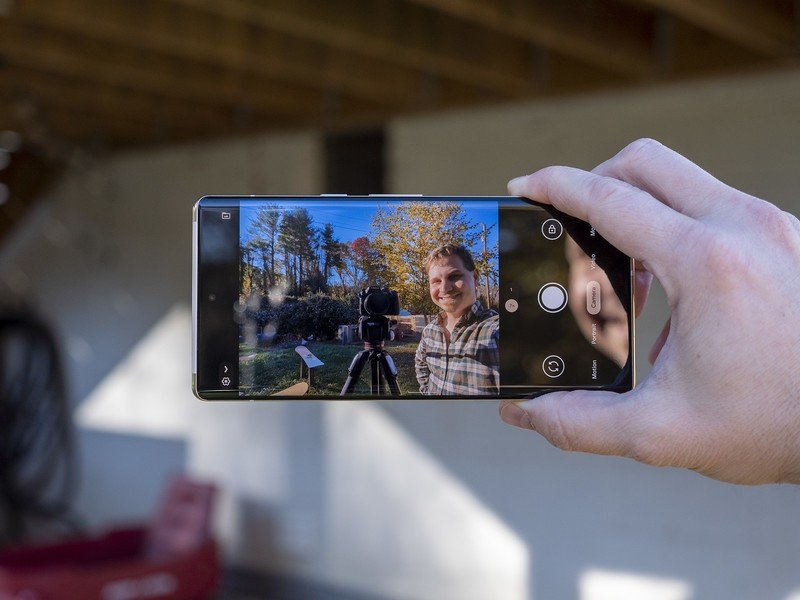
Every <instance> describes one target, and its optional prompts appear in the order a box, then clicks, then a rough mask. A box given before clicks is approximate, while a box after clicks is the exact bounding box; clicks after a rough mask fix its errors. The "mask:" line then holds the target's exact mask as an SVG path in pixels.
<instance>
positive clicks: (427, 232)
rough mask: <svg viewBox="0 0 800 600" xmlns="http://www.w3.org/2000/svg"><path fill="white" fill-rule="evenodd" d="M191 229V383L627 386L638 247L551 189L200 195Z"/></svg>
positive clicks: (216, 388) (430, 393)
mask: <svg viewBox="0 0 800 600" xmlns="http://www.w3.org/2000/svg"><path fill="white" fill-rule="evenodd" d="M193 233H194V235H193V246H194V248H193V278H192V279H193V283H192V286H193V289H192V300H193V303H192V309H193V323H194V327H193V344H192V346H193V347H192V352H193V373H192V387H193V391H194V393H195V395H196V396H197V397H198V398H200V399H204V400H238V399H242V400H251V399H264V400H268V399H315V400H322V399H331V400H332V399H357V398H359V399H393V398H400V399H426V398H440V399H444V398H452V399H471V398H474V399H486V398H492V397H494V398H510V399H519V398H527V397H531V396H535V395H539V394H542V393H546V392H548V391H553V390H565V389H567V390H569V389H598V390H610V391H615V392H624V391H627V390H630V389H631V388H632V387H633V386H634V373H635V365H634V319H633V314H634V306H633V303H634V298H633V275H634V269H633V261H632V260H631V259H630V258H629V257H628V256H626V255H624V254H623V253H622V252H620V251H619V250H617V249H616V248H614V247H613V246H611V244H609V243H608V242H607V241H606V240H605V239H603V238H602V237H601V236H600V235H599V234H598V233H597V231H595V230H594V229H593V228H592V227H591V226H590V225H589V224H588V223H585V222H583V221H580V220H578V219H575V218H573V217H571V216H569V215H566V214H564V213H561V212H559V211H558V210H556V209H554V208H553V207H552V206H549V205H545V204H540V203H537V202H534V201H531V200H528V199H525V198H518V197H507V196H497V197H461V196H430V197H423V196H412V195H383V194H382V195H370V196H346V195H338V194H336V195H322V196H260V197H256V196H248V197H237V196H206V197H203V198H201V199H200V200H198V202H197V203H196V204H195V206H194V214H193ZM501 325H502V336H501V335H500V330H501Z"/></svg>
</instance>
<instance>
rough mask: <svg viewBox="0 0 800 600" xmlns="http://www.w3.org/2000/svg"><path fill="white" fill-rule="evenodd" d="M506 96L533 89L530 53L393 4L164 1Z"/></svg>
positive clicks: (502, 38)
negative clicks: (528, 59)
mask: <svg viewBox="0 0 800 600" xmlns="http://www.w3.org/2000/svg"><path fill="white" fill-rule="evenodd" d="M166 1H168V2H174V3H176V4H180V5H181V6H185V7H190V8H194V9H199V10H205V11H207V12H209V13H211V14H214V15H217V16H219V17H222V18H226V19H233V20H239V21H243V22H246V23H250V24H252V25H254V26H258V27H260V28H262V29H264V30H269V31H280V32H282V33H285V34H288V35H291V36H294V37H297V38H299V39H303V40H308V41H311V42H315V43H320V44H325V45H327V46H329V47H331V48H336V49H339V50H343V51H349V52H354V53H358V54H362V55H364V56H369V57H372V58H374V59H377V60H381V61H384V62H386V63H387V64H389V65H402V66H404V67H407V68H410V69H414V70H417V71H419V72H421V73H433V74H435V75H437V76H439V77H442V78H444V79H447V80H452V81H457V82H460V83H462V84H466V85H470V86H475V87H478V88H481V89H489V90H494V91H495V92H497V93H501V94H505V95H506V96H509V97H516V96H520V95H523V94H526V93H528V92H529V91H530V89H531V81H530V77H529V64H528V61H527V56H528V49H527V47H526V45H525V44H521V43H519V42H518V41H517V40H512V39H510V38H508V37H507V36H501V35H497V34H496V33H493V32H487V31H486V30H484V29H483V28H480V27H468V26H465V25H463V24H460V23H456V22H453V21H452V20H449V19H445V18H442V17H440V16H437V15H436V14H431V13H430V11H424V10H421V9H419V8H418V7H415V6H413V5H408V4H406V3H403V2H395V1H389V0H370V1H368V2H363V1H361V0H349V1H347V2H335V3H333V2H328V1H327V0H267V1H263V2H253V1H251V0H226V1H225V2H219V1H217V0H166Z"/></svg>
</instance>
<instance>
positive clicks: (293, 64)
mask: <svg viewBox="0 0 800 600" xmlns="http://www.w3.org/2000/svg"><path fill="white" fill-rule="evenodd" d="M175 8H176V7H174V6H169V5H154V6H151V7H150V9H149V10H142V9H141V3H140V2H130V1H122V2H119V1H116V2H106V1H101V0H76V1H69V2H67V1H66V0H22V1H20V2H19V5H18V7H17V9H16V13H15V14H16V18H17V19H18V20H19V21H20V22H22V23H28V24H33V25H42V26H46V27H48V28H51V29H56V30H61V31H66V32H69V33H72V34H74V35H78V36H85V37H87V38H89V39H96V40H99V41H103V42H107V43H116V44H124V45H127V46H130V47H134V48H138V49H141V50H146V51H149V52H159V53H162V54H166V55H169V56H174V57H177V58H180V59H185V60H188V61H196V62H198V63H204V64H208V65H212V66H215V67H220V68H224V69H230V70H235V71H237V72H240V73H243V74H245V75H247V76H250V77H254V78H262V79H268V80H272V81H274V82H276V83H279V82H283V83H289V84H299V85H303V86H307V87H311V88H316V89H321V90H336V91H337V92H339V93H341V94H344V95H349V96H352V97H355V98H361V99H363V100H366V101H370V102H374V103H376V104H379V105H384V106H388V107H395V108H402V107H408V106H415V105H417V104H419V101H420V86H421V83H420V75H419V73H418V72H417V71H413V70H411V69H408V68H404V67H400V66H397V67H393V68H388V67H387V65H386V64H385V63H381V62H378V61H376V60H373V59H370V58H368V57H363V56H360V55H356V54H353V53H346V52H343V51H340V50H329V49H326V48H325V47H324V46H321V45H319V44H316V45H311V44H308V43H297V42H295V43H292V41H291V40H287V38H286V36H282V35H281V34H278V33H272V34H269V33H267V34H265V33H263V32H262V33H261V34H259V35H254V31H253V28H252V27H251V26H250V25H249V24H247V23H245V22H243V21H238V20H237V21H233V20H230V19H222V20H220V19H218V18H214V17H212V16H210V15H207V14H206V13H203V12H198V11H192V10H185V9H183V10H180V11H176V10H174V9H175ZM170 9H173V10H170ZM457 91H463V90H457Z"/></svg>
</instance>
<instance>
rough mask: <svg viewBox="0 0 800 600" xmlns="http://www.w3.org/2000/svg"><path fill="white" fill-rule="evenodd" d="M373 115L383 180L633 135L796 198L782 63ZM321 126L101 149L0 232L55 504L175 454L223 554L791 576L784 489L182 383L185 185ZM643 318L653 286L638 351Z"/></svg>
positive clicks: (150, 482) (135, 495)
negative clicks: (41, 412) (46, 356)
mask: <svg viewBox="0 0 800 600" xmlns="http://www.w3.org/2000/svg"><path fill="white" fill-rule="evenodd" d="M389 134H390V135H389V139H390V148H389V157H390V165H389V166H390V181H391V187H392V189H391V190H390V191H394V192H424V193H431V194H432V193H459V194H483V193H486V194H497V193H504V189H505V182H506V180H507V179H509V178H510V177H513V176H515V175H519V174H522V173H526V172H530V171H532V170H534V169H536V168H537V167H539V166H544V165H547V164H553V163H564V164H571V165H575V166H582V167H591V166H593V165H594V164H596V163H598V162H600V161H601V160H603V159H605V158H607V157H608V156H610V155H611V154H613V153H614V152H615V151H616V150H618V149H619V148H621V147H622V146H623V145H624V144H626V143H627V142H629V141H631V140H633V139H635V138H637V137H641V136H651V137H656V138H658V139H661V140H662V141H664V142H665V143H667V144H669V145H671V146H673V147H675V148H676V149H678V150H679V151H681V152H683V153H684V154H686V155H688V156H689V157H690V158H692V159H694V160H696V161H697V162H699V163H700V164H702V165H703V166H705V167H706V168H708V169H709V170H710V171H711V172H713V173H714V174H716V175H718V176H719V177H721V178H722V179H724V180H726V181H728V182H729V183H731V184H733V185H736V186H738V187H741V188H743V189H745V190H747V191H748V192H751V193H753V194H756V195H760V196H762V197H765V198H768V199H770V200H772V201H774V202H776V203H778V204H780V205H781V206H783V207H784V208H786V209H788V210H792V211H793V212H795V213H797V212H800V197H798V194H797V190H798V189H800V170H798V168H797V165H798V164H800V149H799V148H798V145H797V142H796V141H797V140H798V139H800V77H798V74H797V72H786V73H782V74H781V73H779V74H775V75H769V76H759V77H747V78H737V79H729V80H719V81H708V82H703V83H690V84H682V85H674V86H665V87H657V88H650V89H645V90H639V91H633V92H619V93H604V94H598V95H594V96H585V97H580V98H572V99H553V100H548V101H546V102H535V103H529V104H524V105H515V106H506V107H498V108H495V109H490V110H473V111H463V112H458V113H449V114H445V115H434V116H429V117H424V118H411V119H402V120H397V121H395V122H393V123H391V125H390V127H389ZM319 148H320V140H319V138H318V136H317V135H315V134H313V133H302V134H297V135H290V136H288V135H287V136H280V137H267V138H254V139H251V140H241V141H233V142H227V143H216V144H207V145H195V146H184V147H176V148H169V149H164V150H158V151H152V152H146V153H132V154H126V155H120V156H117V157H114V158H113V159H111V160H109V161H107V162H103V163H101V164H99V165H95V166H91V167H89V168H88V169H86V170H84V171H83V172H80V173H75V174H74V175H72V176H71V177H69V178H68V179H67V180H66V181H65V182H64V183H63V184H62V185H61V186H60V187H59V188H58V189H57V190H55V191H54V192H53V193H52V194H51V196H50V199H49V202H48V203H46V204H45V205H43V206H42V208H41V209H40V210H39V211H37V212H36V213H35V214H34V215H32V216H31V218H30V219H29V221H28V222H27V223H26V224H25V226H24V227H23V228H21V229H20V230H19V231H18V232H17V235H16V236H15V239H14V240H12V242H11V243H10V244H8V245H7V246H6V247H5V248H4V249H3V251H2V252H1V253H0V282H2V286H4V288H5V294H6V295H7V296H9V295H21V296H23V297H25V298H28V299H31V300H32V301H33V302H34V303H35V304H36V305H37V306H38V307H39V308H40V309H41V310H42V311H43V312H45V314H47V315H49V317H50V318H51V320H52V322H53V323H54V325H55V326H56V327H57V329H58V332H59V335H60V336H61V337H62V339H63V340H64V341H65V346H66V348H67V349H68V350H69V356H68V367H69V373H70V376H71V377H70V381H71V388H72V391H73V394H74V396H75V398H76V400H78V401H79V406H78V407H77V409H76V415H77V418H78V421H79V422H80V424H81V426H82V428H83V429H84V435H83V436H82V438H81V439H82V446H81V448H82V452H83V455H84V460H83V463H84V467H85V470H86V477H85V485H84V488H83V491H82V494H81V498H80V503H79V509H82V510H83V511H84V513H85V514H87V515H88V516H89V517H90V521H91V522H92V523H93V524H101V523H104V522H106V521H108V520H109V519H121V518H133V517H140V516H142V515H144V514H146V513H147V512H148V510H149V509H150V508H151V506H152V502H153V500H154V497H155V493H156V490H157V487H158V482H159V481H160V479H161V477H162V476H163V473H164V471H165V470H169V469H171V468H175V467H182V468H185V469H187V470H188V471H190V472H193V473H195V474H197V475H198V476H203V477H209V478H213V479H215V480H216V481H217V482H218V483H219V484H220V485H221V486H222V488H223V493H222V494H221V498H220V507H219V508H220V509H219V511H218V515H217V516H218V519H217V523H216V531H217V532H218V535H219V536H220V538H221V539H222V540H223V541H224V542H225V549H226V556H227V558H228V559H229V560H230V561H232V562H235V563H237V564H240V565H245V566H249V567H253V568H258V569H265V570H277V571H283V572H293V573H299V574H302V575H306V576H308V577H311V578H315V579H320V580H325V581H328V582H332V583H336V584H338V585H341V586H343V587H350V588H353V589H358V590H362V591H365V592H368V593H373V594H375V595H376V596H385V597H387V598H398V599H399V598H402V599H412V598H413V599H417V598H419V599H428V598H431V599H433V598H436V599H441V598H458V599H463V598H476V599H482V598H502V599H509V600H522V599H524V598H537V599H542V598H543V599H549V598H579V599H581V600H600V599H603V598H615V599H620V598H623V599H624V598H641V597H647V598H663V599H665V600H666V599H676V600H677V599H688V598H695V599H701V598H702V599H706V598H711V599H716V598H719V599H723V598H724V599H727V598H754V599H756V598H758V599H769V598H774V599H776V600H785V599H788V598H789V596H790V595H791V594H792V593H793V592H794V591H795V590H800V575H798V573H800V570H798V568H797V565H798V563H799V562H800V520H798V519H797V518H796V515H797V512H798V508H797V506H798V499H797V490H796V489H795V488H792V487H785V486H784V487H779V486H770V487H761V488H745V487H734V486H729V485H725V484H721V483H717V482H714V481H710V480H706V479H703V478H701V477H700V476H698V475H695V474H693V473H686V472H681V471H676V470H670V469H654V468H648V467H645V466H642V465H639V464H636V463H633V462H631V461H626V460H622V459H615V458H602V457H594V456H587V455H575V454H564V453H561V452H559V451H557V450H555V449H553V448H551V447H549V446H548V445H547V444H546V443H545V442H543V441H542V440H541V439H540V438H538V437H537V436H535V435H534V434H529V433H527V432H524V431H517V430H513V429H511V428H508V427H506V426H505V425H503V424H502V423H500V422H499V420H498V418H497V415H496V410H497V407H496V403H495V402H473V403H455V402H452V403H446V402H426V403H402V402H383V403H350V402H342V403H327V404H322V403H251V404H248V403H229V404H209V403H201V402H198V401H196V400H194V398H193V397H192V396H191V394H190V393H189V391H188V386H189V375H188V372H189V341H190V338H189V323H190V317H189V312H188V308H189V306H188V303H189V257H190V249H189V245H190V208H191V205H192V203H193V202H194V200H195V198H196V197H197V196H200V195H202V194H209V193H251V192H258V193H317V192H321V191H323V190H321V189H320V186H321V180H322V178H321V166H320V165H321V158H322V157H321V155H320V153H319ZM0 289H2V288H0ZM665 316H666V308H665V302H664V298H663V294H661V293H659V292H658V290H657V291H656V293H655V294H654V297H653V298H652V300H651V302H650V305H649V308H648V310H647V311H646V313H645V315H644V316H643V318H642V319H641V322H640V328H639V331H640V337H639V340H640V343H639V348H638V351H639V355H640V356H639V358H640V364H643V365H646V361H644V359H643V357H644V356H645V355H646V352H647V349H648V348H649V346H650V344H651V343H652V341H653V340H654V339H655V337H656V335H657V333H658V331H659V330H660V328H661V324H662V323H663V319H664V318H665ZM743 345H744V346H745V347H744V349H743V351H746V341H744V342H743ZM644 370H645V371H646V368H645V369H644ZM148 440H149V441H148ZM126 481H127V482H128V483H127V484H125V483H124V482H126ZM132 482H135V484H133V483H132Z"/></svg>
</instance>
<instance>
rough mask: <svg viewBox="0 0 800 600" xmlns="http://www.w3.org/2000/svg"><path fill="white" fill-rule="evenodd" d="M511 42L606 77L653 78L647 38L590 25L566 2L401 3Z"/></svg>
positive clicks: (603, 23) (599, 22) (611, 24)
mask: <svg viewBox="0 0 800 600" xmlns="http://www.w3.org/2000/svg"><path fill="white" fill-rule="evenodd" d="M405 1H407V2H413V3H416V4H419V5H422V6H426V7H428V8H431V9H434V10H436V11H439V12H441V13H443V14H445V15H448V16H450V17H455V18H457V19H463V20H465V21H470V22H474V23H477V24H479V25H481V26H483V27H487V28H489V29H492V30H494V31H497V32H498V33H501V34H502V35H507V36H513V37H515V38H517V39H520V40H524V41H526V42H528V43H531V44H534V45H536V46H541V47H542V48H546V49H548V50H550V51H552V52H557V53H559V54H563V55H564V56H568V57H570V58H573V59H575V60H579V61H581V62H583V63H585V64H587V65H592V66H594V67H599V68H601V69H603V70H605V71H608V72H609V73H614V74H616V75H621V76H624V77H630V78H635V79H644V78H647V77H649V76H650V75H652V73H653V65H652V60H651V58H650V56H651V44H650V40H649V39H648V36H647V35H646V32H641V33H640V32H637V31H635V30H632V29H629V28H625V27H624V25H620V24H617V23H616V22H615V21H614V19H612V18H606V19H604V18H602V15H598V18H596V19H594V20H592V21H589V20H587V19H586V16H585V15H581V14H579V10H574V9H576V8H578V9H579V8H580V7H577V6H576V5H575V4H574V3H571V2H566V3H564V2H562V3H561V6H560V7H556V6H554V5H551V6H549V7H548V6H544V5H542V3H536V2H530V1H529V0H514V1H506V2H496V1H491V0H405Z"/></svg>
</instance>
